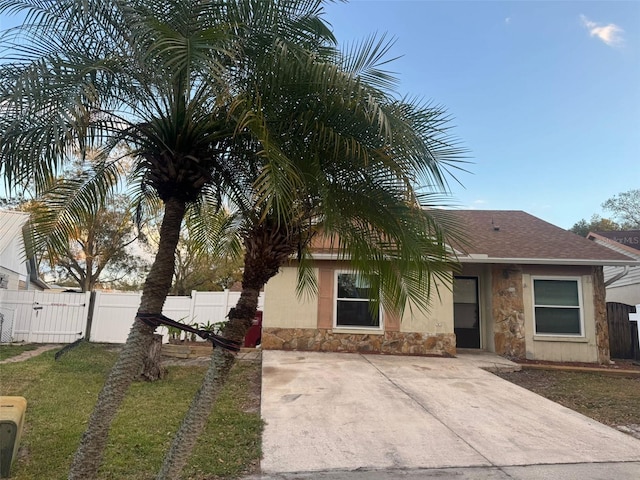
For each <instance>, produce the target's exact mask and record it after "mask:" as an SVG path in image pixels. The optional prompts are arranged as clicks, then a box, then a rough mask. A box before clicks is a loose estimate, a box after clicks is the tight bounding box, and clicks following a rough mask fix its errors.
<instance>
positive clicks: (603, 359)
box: [591, 267, 611, 364]
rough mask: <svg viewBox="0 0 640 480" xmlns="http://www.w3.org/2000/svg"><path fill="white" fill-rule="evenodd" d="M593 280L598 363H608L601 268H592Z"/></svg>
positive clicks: (604, 289) (605, 308) (607, 326)
mask: <svg viewBox="0 0 640 480" xmlns="http://www.w3.org/2000/svg"><path fill="white" fill-rule="evenodd" d="M591 277H592V278H593V314H594V317H595V323H596V346H597V348H598V363H605V364H606V363H609V362H610V360H611V356H610V350H609V324H608V323H607V300H606V288H605V286H604V275H603V273H602V267H592V269H591Z"/></svg>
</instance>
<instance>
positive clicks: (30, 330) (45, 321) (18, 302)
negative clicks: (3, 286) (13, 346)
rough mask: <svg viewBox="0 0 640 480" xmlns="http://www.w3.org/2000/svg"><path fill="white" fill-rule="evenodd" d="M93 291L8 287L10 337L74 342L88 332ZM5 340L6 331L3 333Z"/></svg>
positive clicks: (5, 301) (4, 304) (6, 303)
mask: <svg viewBox="0 0 640 480" xmlns="http://www.w3.org/2000/svg"><path fill="white" fill-rule="evenodd" d="M90 295H91V294H90V293H89V292H87V293H48V292H40V291H36V290H26V291H22V290H21V291H5V292H3V296H2V305H1V307H2V312H1V313H3V314H4V317H5V319H6V318H7V316H8V315H7V313H10V315H9V316H10V318H11V320H12V322H11V323H12V326H11V330H12V332H11V340H12V341H14V342H21V341H24V342H31V343H71V342H74V341H76V340H77V339H79V338H80V337H83V336H84V335H85V329H86V323H87V314H88V312H89V298H90ZM2 336H3V341H4V337H5V333H4V332H3V333H2Z"/></svg>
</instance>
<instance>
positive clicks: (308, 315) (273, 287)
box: [262, 267, 318, 328]
mask: <svg viewBox="0 0 640 480" xmlns="http://www.w3.org/2000/svg"><path fill="white" fill-rule="evenodd" d="M314 274H315V276H316V278H317V276H318V270H317V269H314ZM297 284H298V269H297V268H296V267H283V268H281V269H280V273H278V275H276V276H275V277H273V278H272V279H271V280H269V282H268V283H267V285H266V286H265V288H264V316H263V320H262V323H263V326H265V327H278V328H317V326H318V301H317V298H316V296H315V295H306V296H303V297H302V298H298V296H297V295H296V285H297Z"/></svg>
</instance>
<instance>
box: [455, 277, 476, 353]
mask: <svg viewBox="0 0 640 480" xmlns="http://www.w3.org/2000/svg"><path fill="white" fill-rule="evenodd" d="M458 278H460V279H465V280H475V282H476V308H477V312H478V347H459V348H474V349H478V350H482V349H483V348H484V341H483V340H484V339H483V335H482V327H483V321H482V308H481V300H480V276H479V275H454V277H453V281H454V283H455V281H456V279H458ZM452 294H453V291H452ZM452 297H453V306H454V308H453V331H454V333H455V329H456V318H455V304H456V302H455V295H452ZM456 348H458V345H457V341H456Z"/></svg>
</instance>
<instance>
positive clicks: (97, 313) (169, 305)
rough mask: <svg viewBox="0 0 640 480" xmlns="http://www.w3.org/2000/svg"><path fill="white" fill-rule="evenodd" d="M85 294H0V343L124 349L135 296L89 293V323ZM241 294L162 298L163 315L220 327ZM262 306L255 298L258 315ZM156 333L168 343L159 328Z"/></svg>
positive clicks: (134, 312) (196, 294)
mask: <svg viewBox="0 0 640 480" xmlns="http://www.w3.org/2000/svg"><path fill="white" fill-rule="evenodd" d="M90 295H91V294H90V293H48V292H38V291H9V290H0V336H1V339H0V341H1V342H9V341H14V342H19V341H26V342H32V343H71V342H73V341H75V340H77V339H79V338H81V337H87V332H86V326H87V324H88V323H90V328H91V331H90V332H89V333H90V334H89V335H88V337H89V339H90V340H91V341H92V342H104V343H124V342H125V341H126V340H127V335H128V334H129V330H130V329H131V325H132V324H133V322H134V319H135V315H136V312H137V310H138V305H139V304H140V297H141V294H140V293H111V292H94V294H93V295H94V299H93V303H94V306H93V315H92V318H91V321H90V322H89V303H90ZM239 298H240V292H229V291H224V292H195V291H194V292H192V293H191V296H189V297H172V296H170V297H167V300H166V302H165V305H164V309H163V311H162V313H163V314H165V315H166V316H167V317H169V318H171V319H173V320H178V321H181V322H183V323H187V324H194V323H197V324H199V325H203V324H205V325H206V324H214V323H220V322H223V321H224V320H225V319H226V316H227V314H228V313H229V310H230V309H231V308H232V307H233V306H235V304H236V302H237V301H238V299H239ZM263 306H264V295H263V294H261V295H260V299H259V300H258V309H260V310H262V308H263ZM157 332H158V333H162V334H164V335H165V341H166V340H167V338H168V335H167V330H166V328H164V327H161V328H158V330H157Z"/></svg>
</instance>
